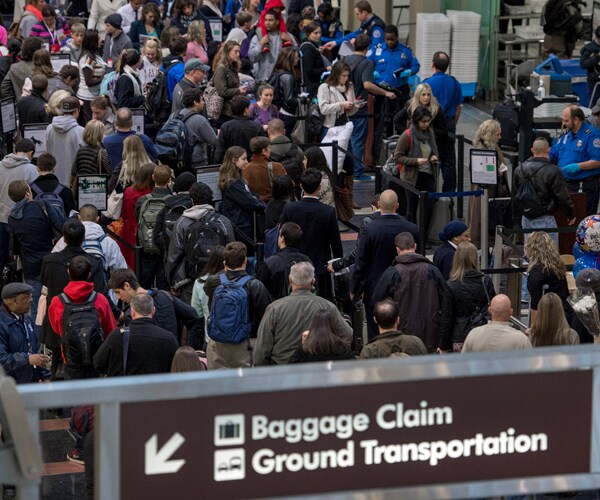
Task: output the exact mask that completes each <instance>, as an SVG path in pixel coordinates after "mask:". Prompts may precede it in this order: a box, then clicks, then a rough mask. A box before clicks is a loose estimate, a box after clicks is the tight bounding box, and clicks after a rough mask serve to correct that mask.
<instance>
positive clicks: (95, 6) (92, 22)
mask: <svg viewBox="0 0 600 500" xmlns="http://www.w3.org/2000/svg"><path fill="white" fill-rule="evenodd" d="M99 5H100V2H92V10H91V11H90V17H89V19H88V23H87V28H88V29H89V30H93V29H96V24H98V17H99V13H98V10H99V8H100V7H99Z"/></svg>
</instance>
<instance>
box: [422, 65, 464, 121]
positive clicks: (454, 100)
mask: <svg viewBox="0 0 600 500" xmlns="http://www.w3.org/2000/svg"><path fill="white" fill-rule="evenodd" d="M423 83H428V84H429V85H430V86H431V92H432V93H433V95H434V96H435V98H436V99H437V100H438V102H439V103H440V106H442V108H444V111H445V113H446V116H447V117H453V116H454V115H456V108H457V107H458V106H460V105H461V104H462V103H463V93H462V87H461V86H460V83H458V80H457V79H456V78H454V77H453V76H450V75H447V74H446V73H441V72H439V71H438V72H437V73H434V74H433V75H431V76H430V77H429V78H427V79H426V80H423Z"/></svg>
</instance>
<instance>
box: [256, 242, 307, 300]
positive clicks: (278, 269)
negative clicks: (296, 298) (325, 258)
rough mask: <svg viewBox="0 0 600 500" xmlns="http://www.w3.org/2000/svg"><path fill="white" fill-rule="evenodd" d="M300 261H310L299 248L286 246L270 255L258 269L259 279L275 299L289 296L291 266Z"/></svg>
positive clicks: (257, 275)
mask: <svg viewBox="0 0 600 500" xmlns="http://www.w3.org/2000/svg"><path fill="white" fill-rule="evenodd" d="M298 262H310V259H309V258H308V256H307V255H304V254H303V253H300V252H299V251H298V249H297V248H292V247H285V248H282V249H281V250H280V251H279V252H277V253H276V254H275V255H271V256H270V257H268V258H267V259H266V260H265V261H264V262H263V263H262V265H261V266H260V268H259V269H258V273H257V274H256V277H257V279H259V280H260V281H262V283H263V284H264V285H265V287H266V288H267V290H268V292H269V295H271V298H272V299H273V300H277V299H281V298H283V297H287V296H288V291H289V287H290V282H289V276H290V274H289V272H290V267H291V265H293V264H296V263H298Z"/></svg>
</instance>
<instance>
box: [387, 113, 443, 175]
mask: <svg viewBox="0 0 600 500" xmlns="http://www.w3.org/2000/svg"><path fill="white" fill-rule="evenodd" d="M409 130H410V137H409V135H408V133H407V132H406V131H405V132H404V133H403V134H402V135H401V136H400V138H399V139H398V143H397V144H396V149H395V151H394V162H395V163H401V164H402V170H401V171H400V179H402V180H403V181H404V182H406V183H407V184H408V185H410V186H415V184H416V183H417V177H418V175H419V169H420V166H419V158H422V157H423V154H422V153H421V146H420V143H419V141H418V140H416V135H417V134H416V129H415V126H414V125H411V126H410V128H409ZM428 132H429V139H428V142H429V146H430V147H431V155H432V156H437V157H438V159H439V157H440V156H439V154H438V149H437V143H436V142H435V134H434V132H433V128H431V127H430V128H429V130H428ZM430 166H431V172H432V175H433V176H434V177H436V176H437V169H438V167H437V164H432V163H431V162H430Z"/></svg>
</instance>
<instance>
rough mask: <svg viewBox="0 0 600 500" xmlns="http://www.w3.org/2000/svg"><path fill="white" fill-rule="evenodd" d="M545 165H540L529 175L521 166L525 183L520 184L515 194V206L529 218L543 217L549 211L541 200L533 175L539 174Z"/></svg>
mask: <svg viewBox="0 0 600 500" xmlns="http://www.w3.org/2000/svg"><path fill="white" fill-rule="evenodd" d="M542 168H544V165H542V166H541V167H539V168H538V169H537V170H535V172H533V173H532V174H531V175H530V176H529V177H528V176H527V175H525V170H524V169H523V167H522V166H521V171H522V173H523V184H521V185H520V186H519V189H517V192H516V193H515V195H514V198H513V201H514V204H515V208H517V210H518V211H519V212H520V213H522V214H523V215H524V216H525V217H527V218H528V219H535V218H537V217H541V216H542V215H545V214H546V212H547V207H546V205H544V203H542V200H540V195H539V194H538V192H537V190H536V189H535V186H534V185H533V176H534V175H535V174H537V173H538V172H539V171H540V170H541V169H542Z"/></svg>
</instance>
